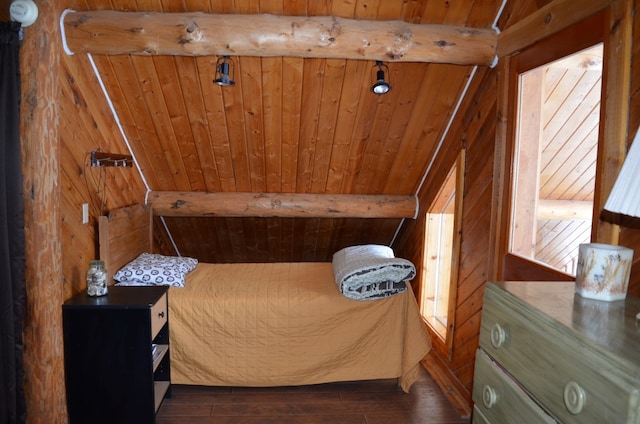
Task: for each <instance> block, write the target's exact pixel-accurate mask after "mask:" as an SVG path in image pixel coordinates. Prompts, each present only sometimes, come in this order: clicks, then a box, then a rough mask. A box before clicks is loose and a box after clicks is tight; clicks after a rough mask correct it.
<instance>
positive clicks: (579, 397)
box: [563, 381, 587, 415]
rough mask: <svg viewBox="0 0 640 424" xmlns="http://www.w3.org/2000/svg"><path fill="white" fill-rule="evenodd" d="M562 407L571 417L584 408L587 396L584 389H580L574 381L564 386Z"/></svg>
mask: <svg viewBox="0 0 640 424" xmlns="http://www.w3.org/2000/svg"><path fill="white" fill-rule="evenodd" d="M563 398H564V406H566V407H567V410H568V411H569V412H571V413H572V414H573V415H576V414H579V413H580V412H582V408H584V404H585V401H586V400H587V394H586V393H585V391H584V389H583V388H582V387H580V385H579V384H578V383H576V382H575V381H570V382H569V383H567V385H566V386H564V395H563Z"/></svg>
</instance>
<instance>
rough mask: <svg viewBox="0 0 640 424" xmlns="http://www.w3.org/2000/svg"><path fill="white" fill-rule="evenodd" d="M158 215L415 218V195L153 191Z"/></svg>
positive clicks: (151, 199)
mask: <svg viewBox="0 0 640 424" xmlns="http://www.w3.org/2000/svg"><path fill="white" fill-rule="evenodd" d="M148 204H149V205H150V206H151V207H152V209H153V214H154V215H158V216H212V217H214V216H215V217H288V218H292V217H293V218H415V216H416V212H417V210H416V209H417V202H416V198H415V196H395V195H394V196H391V195H389V196H387V195H362V194H302V193H291V194H287V193H205V192H180V191H152V192H151V193H149V196H148Z"/></svg>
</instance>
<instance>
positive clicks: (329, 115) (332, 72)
mask: <svg viewBox="0 0 640 424" xmlns="http://www.w3.org/2000/svg"><path fill="white" fill-rule="evenodd" d="M345 69H346V61H345V60H344V59H327V60H326V61H325V66H324V74H323V78H322V96H321V98H320V111H319V115H318V138H317V145H316V149H315V154H314V161H313V171H312V177H311V189H310V190H311V192H312V193H322V192H324V191H325V190H326V187H327V182H328V180H329V174H330V172H331V167H330V163H331V156H332V153H333V147H334V145H335V142H336V128H337V126H338V124H337V121H338V118H339V115H338V112H339V110H340V99H341V98H342V90H343V86H344V80H345Z"/></svg>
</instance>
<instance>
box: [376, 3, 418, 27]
mask: <svg viewBox="0 0 640 424" xmlns="http://www.w3.org/2000/svg"><path fill="white" fill-rule="evenodd" d="M427 3H428V0H410V1H404V2H402V3H401V4H399V5H400V6H401V7H402V9H401V11H400V16H402V20H403V21H405V22H411V23H412V24H419V23H421V21H422V16H423V15H424V9H425V7H426V4H427ZM392 4H394V3H393V2H382V3H381V4H380V8H381V9H382V6H383V5H389V6H390V5H392ZM380 14H381V13H380V11H379V12H378V15H380ZM387 16H392V14H391V11H390V10H389V12H387Z"/></svg>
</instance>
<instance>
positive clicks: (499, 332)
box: [491, 323, 507, 349]
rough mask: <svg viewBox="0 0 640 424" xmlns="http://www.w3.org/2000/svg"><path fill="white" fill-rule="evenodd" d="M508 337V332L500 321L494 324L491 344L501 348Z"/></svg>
mask: <svg viewBox="0 0 640 424" xmlns="http://www.w3.org/2000/svg"><path fill="white" fill-rule="evenodd" d="M506 339H507V333H506V332H505V331H504V328H502V326H501V325H500V324H498V323H496V324H493V327H491V345H492V346H493V347H495V348H496V349H499V348H501V347H502V345H503V344H504V341H505V340H506Z"/></svg>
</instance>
